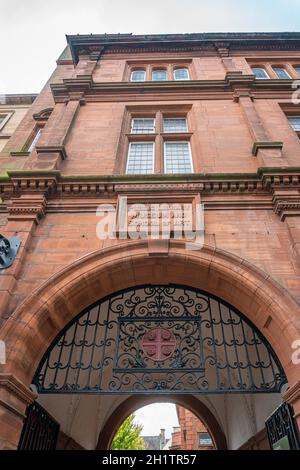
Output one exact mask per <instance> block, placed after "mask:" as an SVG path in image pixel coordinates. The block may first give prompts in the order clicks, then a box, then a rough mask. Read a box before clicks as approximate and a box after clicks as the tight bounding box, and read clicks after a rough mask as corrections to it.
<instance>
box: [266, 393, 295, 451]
mask: <svg viewBox="0 0 300 470" xmlns="http://www.w3.org/2000/svg"><path fill="white" fill-rule="evenodd" d="M293 415H294V412H293V408H292V407H291V405H289V404H288V403H286V402H283V403H282V404H281V405H280V406H279V407H278V408H277V409H276V410H275V411H274V413H273V414H272V415H271V416H270V417H269V418H268V419H267V421H266V428H267V433H268V439H269V443H270V447H271V449H276V448H277V449H280V448H285V449H286V450H287V449H288V448H289V449H290V450H300V438H299V433H298V430H297V424H296V422H295V420H294V417H293Z"/></svg>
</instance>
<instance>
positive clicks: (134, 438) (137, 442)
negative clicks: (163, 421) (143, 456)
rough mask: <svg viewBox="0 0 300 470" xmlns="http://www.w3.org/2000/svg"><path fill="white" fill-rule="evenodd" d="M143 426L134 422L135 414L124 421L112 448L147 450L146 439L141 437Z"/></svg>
mask: <svg viewBox="0 0 300 470" xmlns="http://www.w3.org/2000/svg"><path fill="white" fill-rule="evenodd" d="M142 429H143V426H142V425H140V424H136V423H134V414H132V415H130V416H128V418H126V419H125V421H123V423H122V424H121V426H120V427H119V429H118V432H117V434H116V435H115V437H114V440H113V442H112V445H111V448H112V450H145V449H146V446H145V441H144V439H143V438H142V437H141V432H142Z"/></svg>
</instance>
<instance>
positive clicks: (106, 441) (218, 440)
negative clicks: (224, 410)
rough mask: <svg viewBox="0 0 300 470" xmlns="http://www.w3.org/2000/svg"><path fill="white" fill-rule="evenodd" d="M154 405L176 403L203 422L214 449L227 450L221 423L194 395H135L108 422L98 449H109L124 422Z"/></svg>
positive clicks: (100, 437) (121, 405)
mask: <svg viewBox="0 0 300 470" xmlns="http://www.w3.org/2000/svg"><path fill="white" fill-rule="evenodd" d="M152 403H174V404H176V405H179V406H181V407H183V408H184V409H187V410H189V411H190V412H192V413H193V414H194V415H195V416H196V417H197V418H198V419H199V420H201V422H202V423H203V424H204V426H205V428H206V429H207V430H208V432H209V434H210V435H211V437H212V439H213V444H214V448H215V449H218V450H225V449H226V448H227V443H226V437H225V434H224V432H223V430H222V428H221V426H220V424H219V422H218V421H217V419H216V418H215V417H214V415H213V414H212V413H211V411H210V410H209V409H208V408H207V406H206V405H204V404H203V403H202V402H201V401H200V400H197V398H195V397H193V396H192V395H180V396H174V395H167V396H153V395H152V396H149V395H134V396H132V397H130V398H127V399H126V400H124V401H123V402H122V403H121V404H120V405H119V406H118V407H117V408H116V409H115V410H114V412H113V413H111V415H110V416H109V418H108V419H107V420H106V422H105V424H104V426H103V428H102V431H101V432H100V435H99V439H98V443H97V449H102V450H106V449H109V448H110V447H111V444H112V440H113V438H114V436H115V434H116V432H117V430H118V429H119V427H120V426H121V424H122V422H123V421H124V420H125V419H126V418H127V417H128V416H130V415H131V414H132V413H134V412H135V411H136V410H138V409H139V408H141V407H143V406H147V405H149V404H152Z"/></svg>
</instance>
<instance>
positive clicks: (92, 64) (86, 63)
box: [74, 47, 104, 79]
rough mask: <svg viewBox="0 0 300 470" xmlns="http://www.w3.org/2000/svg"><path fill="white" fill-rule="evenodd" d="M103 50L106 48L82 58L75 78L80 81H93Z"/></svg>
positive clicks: (76, 69) (77, 66)
mask: <svg viewBox="0 0 300 470" xmlns="http://www.w3.org/2000/svg"><path fill="white" fill-rule="evenodd" d="M103 50H104V47H101V48H100V49H99V51H95V52H92V53H91V54H90V55H87V56H86V55H85V56H80V57H79V61H78V64H77V65H76V68H75V73H74V76H75V77H76V78H79V79H80V78H85V79H86V78H90V79H92V76H93V73H94V70H95V68H96V66H97V64H98V60H99V59H100V57H101V54H102V52H103Z"/></svg>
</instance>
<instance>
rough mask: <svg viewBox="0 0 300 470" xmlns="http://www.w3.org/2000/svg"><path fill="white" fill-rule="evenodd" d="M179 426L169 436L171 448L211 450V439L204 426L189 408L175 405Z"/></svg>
mask: <svg viewBox="0 0 300 470" xmlns="http://www.w3.org/2000/svg"><path fill="white" fill-rule="evenodd" d="M176 411H177V416H178V422H179V427H178V428H174V431H173V433H172V437H171V446H170V449H172V450H213V442H212V439H211V437H210V435H209V433H208V432H207V429H206V427H205V426H204V424H203V423H202V422H201V421H200V419H199V418H197V416H195V415H194V414H193V413H192V412H191V411H190V410H188V409H186V408H184V407H183V406H176Z"/></svg>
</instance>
